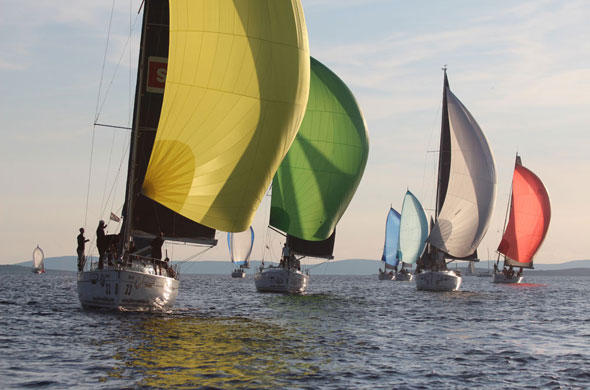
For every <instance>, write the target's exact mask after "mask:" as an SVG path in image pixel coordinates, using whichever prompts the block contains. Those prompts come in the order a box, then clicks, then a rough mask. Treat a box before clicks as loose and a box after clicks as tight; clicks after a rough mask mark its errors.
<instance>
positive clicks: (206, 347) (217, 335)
mask: <svg viewBox="0 0 590 390" xmlns="http://www.w3.org/2000/svg"><path fill="white" fill-rule="evenodd" d="M135 331H136V332H137V334H136V336H139V340H137V339H136V340H134V341H135V342H132V343H131V344H132V345H133V346H131V347H130V348H129V349H128V351H127V353H126V354H125V355H126V356H121V355H119V356H116V357H115V358H116V359H117V360H122V361H123V362H124V363H125V365H126V366H127V367H126V368H127V369H128V370H131V371H132V373H129V374H130V376H133V377H135V378H137V377H138V376H139V377H141V379H140V380H139V381H134V383H135V384H136V385H139V386H153V387H157V388H161V387H186V388H191V387H195V386H211V387H217V388H231V387H255V388H270V387H281V385H282V386H284V385H286V384H293V383H297V381H300V380H304V379H305V377H307V376H309V375H314V374H317V372H318V371H319V368H318V367H319V366H320V365H321V363H320V362H319V361H318V356H314V354H313V353H311V352H309V351H308V350H309V348H307V347H308V346H309V345H310V344H309V343H312V342H313V341H312V340H305V335H304V334H301V333H298V332H296V331H293V330H289V329H288V328H282V327H278V326H274V325H271V324H267V323H263V322H256V321H251V320H247V319H243V318H194V317H193V318H184V317H151V318H146V319H145V320H143V321H141V322H140V324H139V326H137V327H136V328H135ZM111 375H112V376H115V377H116V376H119V375H120V371H119V370H114V371H113V372H112V373H111ZM294 381H295V382H294Z"/></svg>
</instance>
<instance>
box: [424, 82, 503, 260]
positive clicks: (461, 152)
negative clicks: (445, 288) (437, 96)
mask: <svg viewBox="0 0 590 390" xmlns="http://www.w3.org/2000/svg"><path fill="white" fill-rule="evenodd" d="M447 106H448V112H449V124H450V135H451V168H450V174H449V185H448V188H447V193H446V197H445V201H444V204H443V206H442V208H441V210H440V212H439V215H438V218H437V221H436V225H435V226H434V228H433V229H432V233H431V234H430V238H429V240H430V243H431V244H432V245H433V246H435V247H437V248H439V249H440V250H442V251H444V252H446V253H447V254H449V255H451V256H455V257H465V256H470V255H471V254H473V253H474V252H475V250H476V249H477V246H478V245H479V243H480V241H481V239H482V238H483V236H484V235H485V233H486V231H487V229H488V224H489V221H490V217H491V215H492V211H493V209H494V203H495V200H496V167H495V163H494V156H493V155H492V151H491V150H490V146H489V145H488V141H487V139H486V137H485V135H484V134H483V132H482V131H481V129H480V127H479V125H478V124H477V122H476V121H475V119H474V118H473V116H471V114H470V113H469V111H467V108H465V106H463V104H462V103H461V102H460V101H459V99H457V97H456V96H455V95H454V94H453V93H452V92H451V91H449V90H448V89H447Z"/></svg>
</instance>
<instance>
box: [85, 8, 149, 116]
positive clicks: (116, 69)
mask: <svg viewBox="0 0 590 390" xmlns="http://www.w3.org/2000/svg"><path fill="white" fill-rule="evenodd" d="M138 19H139V18H136V19H135V23H134V24H133V27H135V25H136V24H137V21H138ZM130 40H131V39H130V37H127V40H126V41H125V44H124V45H123V50H121V56H120V57H119V61H118V62H117V66H116V67H115V71H114V72H113V77H112V78H111V81H110V82H109V85H108V87H107V89H106V91H105V94H104V97H103V100H102V102H101V103H100V107H98V108H97V113H96V117H95V120H94V121H95V122H97V121H98V118H99V116H100V113H101V112H102V109H103V107H104V105H105V103H106V100H107V97H108V95H109V92H110V90H111V87H112V86H113V82H114V81H115V78H116V77H117V74H118V73H119V69H120V67H121V63H122V62H123V57H124V56H125V53H126V52H127V45H129V42H130ZM129 65H130V66H131V64H129Z"/></svg>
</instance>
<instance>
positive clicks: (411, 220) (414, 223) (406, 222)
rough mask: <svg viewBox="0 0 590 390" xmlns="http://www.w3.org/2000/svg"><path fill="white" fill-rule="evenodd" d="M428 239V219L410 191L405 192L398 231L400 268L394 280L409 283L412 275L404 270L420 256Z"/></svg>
mask: <svg viewBox="0 0 590 390" xmlns="http://www.w3.org/2000/svg"><path fill="white" fill-rule="evenodd" d="M427 238H428V219H427V218H426V213H425V212H424V208H423V207H422V204H421V203H420V201H419V200H418V198H416V196H415V195H414V194H413V193H412V192H411V191H410V190H407V191H406V195H405V196H404V203H403V204H402V214H401V223H400V231H399V251H398V257H399V261H401V263H402V267H401V269H400V271H399V272H397V274H396V277H395V280H397V281H400V282H401V281H411V280H412V279H413V277H414V276H413V275H412V273H411V272H409V271H408V270H407V269H406V266H410V267H411V266H412V265H413V264H414V263H416V261H417V260H418V259H419V258H420V256H422V253H423V252H424V248H425V247H426V239H427Z"/></svg>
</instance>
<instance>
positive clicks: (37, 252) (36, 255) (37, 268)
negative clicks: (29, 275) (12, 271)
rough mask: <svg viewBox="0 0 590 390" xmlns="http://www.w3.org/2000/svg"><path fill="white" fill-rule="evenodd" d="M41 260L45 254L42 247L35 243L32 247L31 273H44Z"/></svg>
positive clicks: (43, 265) (43, 264)
mask: <svg viewBox="0 0 590 390" xmlns="http://www.w3.org/2000/svg"><path fill="white" fill-rule="evenodd" d="M43 260H45V254H44V253H43V249H41V248H40V247H39V245H37V247H36V248H35V249H33V273H35V274H44V273H45V263H44V262H43Z"/></svg>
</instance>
